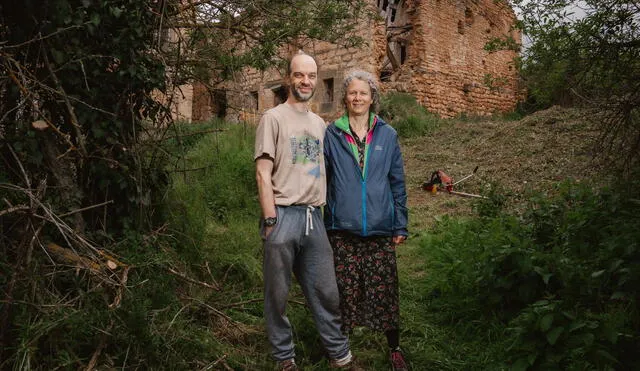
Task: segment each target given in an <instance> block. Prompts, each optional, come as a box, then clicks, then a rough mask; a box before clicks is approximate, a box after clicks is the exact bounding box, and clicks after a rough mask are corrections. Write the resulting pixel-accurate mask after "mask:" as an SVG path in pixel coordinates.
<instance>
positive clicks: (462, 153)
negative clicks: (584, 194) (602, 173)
mask: <svg viewBox="0 0 640 371" xmlns="http://www.w3.org/2000/svg"><path fill="white" fill-rule="evenodd" d="M585 115H586V114H585V113H584V112H583V111H580V110H577V109H565V108H560V107H553V108H550V109H548V110H545V111H541V112H537V113H535V114H532V115H530V116H527V117H525V118H523V119H522V120H519V121H501V120H482V119H480V120H464V121H461V120H451V121H448V122H445V123H444V124H443V125H442V126H441V127H440V128H439V129H438V130H437V131H436V132H434V133H432V134H430V135H428V136H425V137H420V138H411V139H407V140H404V141H403V142H402V149H403V155H404V160H405V171H406V173H407V175H406V176H407V191H408V194H409V206H410V208H411V220H410V228H411V230H412V231H417V230H420V229H423V228H426V227H428V226H430V225H432V224H433V222H434V220H435V218H438V217H442V216H443V215H458V216H460V215H469V214H470V213H471V211H472V209H471V205H472V202H473V199H470V198H463V197H459V196H454V195H449V194H446V193H438V194H436V195H435V196H434V195H431V194H430V193H428V192H425V191H423V190H422V189H421V185H422V183H423V182H425V181H427V180H429V178H430V176H431V173H432V172H433V171H434V170H442V171H444V172H445V173H446V174H447V175H449V176H451V177H453V179H454V181H455V180H456V179H461V178H463V177H464V176H466V175H469V174H471V173H472V171H473V169H474V168H475V167H476V166H478V171H477V173H476V174H475V176H473V177H471V178H469V179H468V180H466V181H464V182H462V183H460V184H458V185H456V187H455V189H454V190H457V191H462V192H468V193H482V192H483V188H486V186H487V185H488V184H490V183H492V182H496V183H497V184H499V185H500V186H501V187H503V188H504V189H505V191H506V193H507V194H508V197H509V200H510V204H511V205H513V207H516V208H518V207H521V206H522V205H523V204H524V202H525V201H526V200H525V194H526V191H527V190H528V189H535V190H540V191H543V192H553V189H554V186H555V185H556V184H558V183H559V182H561V181H563V180H566V179H575V180H577V181H587V182H595V181H597V180H598V175H597V174H598V173H599V171H598V169H597V167H596V166H595V165H594V161H592V160H593V159H594V152H593V142H594V140H595V138H596V137H597V134H598V132H597V131H596V130H595V128H594V127H593V125H592V124H591V123H589V120H587V119H586V116H585Z"/></svg>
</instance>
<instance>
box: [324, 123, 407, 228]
mask: <svg viewBox="0 0 640 371" xmlns="http://www.w3.org/2000/svg"><path fill="white" fill-rule="evenodd" d="M371 128H372V129H370V130H369V134H368V135H367V146H366V149H365V151H366V155H365V160H364V162H365V166H364V171H363V170H362V169H361V168H360V166H359V164H358V160H357V159H356V156H355V155H356V154H355V153H354V149H353V147H352V145H350V143H355V141H354V139H353V136H352V134H351V131H350V129H349V122H348V119H347V118H346V117H345V116H343V117H342V118H340V119H338V120H336V121H335V122H333V123H332V124H331V125H329V127H328V128H327V132H326V135H325V140H324V155H325V164H326V170H327V171H326V174H327V205H326V207H325V212H324V221H325V226H326V229H327V230H342V231H348V232H351V233H354V234H357V235H360V236H363V237H366V236H398V235H402V236H407V192H406V188H405V181H404V168H403V161H402V153H401V152H400V145H399V143H398V134H397V133H396V131H395V129H393V128H392V127H391V126H389V125H388V124H387V123H385V122H384V121H383V120H382V119H381V118H379V117H378V116H374V117H373V119H372V125H371Z"/></svg>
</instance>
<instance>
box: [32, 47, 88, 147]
mask: <svg viewBox="0 0 640 371" xmlns="http://www.w3.org/2000/svg"><path fill="white" fill-rule="evenodd" d="M42 55H43V57H44V64H45V65H46V66H47V69H48V70H49V74H50V75H51V79H53V82H54V83H55V85H56V88H57V89H58V91H60V93H61V95H62V98H63V99H64V104H65V105H66V106H67V111H68V112H69V118H70V119H71V126H73V129H74V131H75V132H76V140H77V142H78V146H79V147H80V154H81V155H82V157H87V148H86V146H85V143H84V136H83V135H82V132H81V131H80V124H79V123H78V118H77V117H76V113H75V111H74V109H73V106H72V105H71V102H70V101H69V97H68V96H67V94H66V93H65V91H64V88H63V87H62V84H60V80H58V76H56V74H55V72H54V71H53V68H52V67H51V63H49V57H48V56H47V52H46V51H45V52H44V53H42Z"/></svg>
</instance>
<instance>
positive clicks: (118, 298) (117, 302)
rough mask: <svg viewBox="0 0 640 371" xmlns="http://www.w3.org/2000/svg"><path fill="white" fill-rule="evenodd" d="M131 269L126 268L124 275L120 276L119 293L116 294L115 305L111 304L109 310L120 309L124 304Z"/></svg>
mask: <svg viewBox="0 0 640 371" xmlns="http://www.w3.org/2000/svg"><path fill="white" fill-rule="evenodd" d="M129 269H130V267H125V268H124V269H123V270H122V275H121V276H120V286H119V287H118V291H117V292H116V297H115V299H114V300H113V303H111V304H109V309H116V308H118V307H120V303H121V302H122V295H123V294H124V289H125V288H126V287H127V286H126V285H127V280H128V279H129Z"/></svg>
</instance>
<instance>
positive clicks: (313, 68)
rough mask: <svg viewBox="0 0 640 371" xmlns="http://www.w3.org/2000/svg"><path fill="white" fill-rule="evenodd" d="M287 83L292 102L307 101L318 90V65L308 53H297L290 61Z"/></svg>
mask: <svg viewBox="0 0 640 371" xmlns="http://www.w3.org/2000/svg"><path fill="white" fill-rule="evenodd" d="M288 70H289V71H288V74H287V80H288V81H287V83H288V85H289V92H290V94H289V100H291V101H292V103H303V102H307V101H308V100H309V99H311V97H313V93H314V92H315V90H316V82H317V80H318V65H317V64H316V61H315V60H314V59H313V58H312V57H311V56H309V55H307V54H296V55H295V56H293V58H291V61H290V62H289V68H288Z"/></svg>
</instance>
